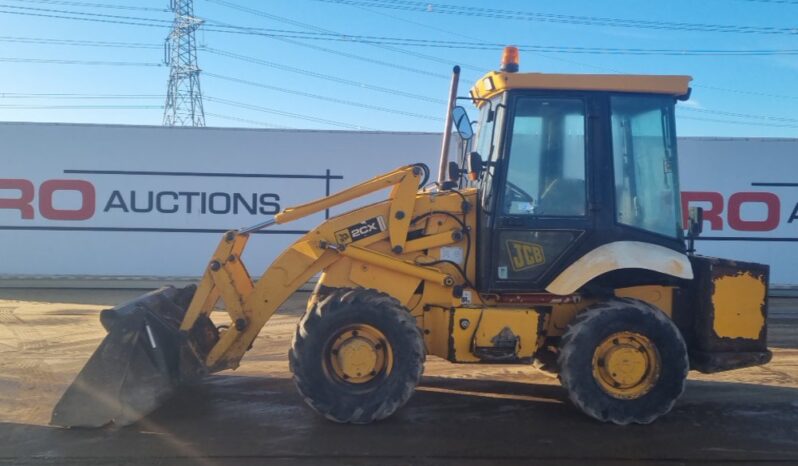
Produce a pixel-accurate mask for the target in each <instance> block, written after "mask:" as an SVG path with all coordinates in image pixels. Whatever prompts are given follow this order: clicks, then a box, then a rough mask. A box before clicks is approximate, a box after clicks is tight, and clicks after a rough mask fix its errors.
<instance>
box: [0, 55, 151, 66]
mask: <svg viewBox="0 0 798 466" xmlns="http://www.w3.org/2000/svg"><path fill="white" fill-rule="evenodd" d="M0 62H10V63H38V64H53V65H97V66H150V67H160V66H163V65H162V64H160V63H151V62H127V61H107V60H61V59H55V58H19V57H0Z"/></svg>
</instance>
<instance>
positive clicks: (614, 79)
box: [471, 71, 693, 106]
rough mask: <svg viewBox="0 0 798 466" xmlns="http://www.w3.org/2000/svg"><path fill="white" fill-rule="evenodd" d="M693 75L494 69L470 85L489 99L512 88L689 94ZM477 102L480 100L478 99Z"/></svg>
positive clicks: (477, 96) (473, 93) (479, 95)
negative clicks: (509, 71)
mask: <svg viewBox="0 0 798 466" xmlns="http://www.w3.org/2000/svg"><path fill="white" fill-rule="evenodd" d="M692 79H693V78H692V77H690V76H679V75H642V74H549V73H507V72H503V71H491V72H489V73H488V74H486V75H485V76H483V77H482V79H480V80H479V81H477V82H476V84H474V87H472V88H471V98H473V99H489V98H491V97H494V96H496V95H499V94H501V93H502V92H505V91H509V90H511V89H539V90H562V91H565V90H568V91H607V92H636V93H645V94H665V95H672V96H674V97H677V98H684V97H686V96H688V95H689V92H690V87H689V84H690V81H691V80H692ZM475 103H476V104H477V106H481V104H482V103H481V102H479V101H478V100H477V101H475Z"/></svg>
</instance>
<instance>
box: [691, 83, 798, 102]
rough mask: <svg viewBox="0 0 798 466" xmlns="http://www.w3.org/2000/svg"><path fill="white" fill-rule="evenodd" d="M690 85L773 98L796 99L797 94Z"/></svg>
mask: <svg viewBox="0 0 798 466" xmlns="http://www.w3.org/2000/svg"><path fill="white" fill-rule="evenodd" d="M692 87H698V88H701V89H710V90H713V91H722V92H731V93H733V94H745V95H753V96H757V97H772V98H774V99H798V95H787V94H774V93H771V92H759V91H749V90H744V89H731V88H728V87H718V86H709V85H706V84H693V85H692Z"/></svg>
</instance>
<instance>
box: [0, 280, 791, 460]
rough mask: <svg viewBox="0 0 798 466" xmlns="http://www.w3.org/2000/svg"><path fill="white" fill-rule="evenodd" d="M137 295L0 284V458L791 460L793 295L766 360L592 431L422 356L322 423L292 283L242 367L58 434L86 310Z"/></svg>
mask: <svg viewBox="0 0 798 466" xmlns="http://www.w3.org/2000/svg"><path fill="white" fill-rule="evenodd" d="M138 294H140V291H134V290H13V289H5V290H0V355H1V356H2V357H1V358H0V439H2V441H0V464H52V465H99V464H114V465H144V464H148V465H151V464H156V465H189V464H192V465H193V464H198V465H207V466H215V465H228V464H241V465H255V464H278V465H282V464H286V465H305V464H307V465H320V464H354V465H360V464H380V465H394V464H396V465H404V464H430V465H437V464H458V465H462V464H467V465H483V464H484V465H493V464H516V463H524V464H556V465H572V464H573V465H577V464H580V465H581V464H598V465H604V464H663V465H664V464H667V465H672V464H682V463H700V464H719V465H720V464H751V463H757V462H763V463H764V462H767V463H769V464H798V300H791V299H774V300H772V302H771V316H770V319H769V324H770V336H769V338H770V344H771V347H772V349H773V352H774V358H773V361H772V362H771V363H770V364H768V365H767V366H764V367H756V368H751V369H743V370H738V371H731V372H727V373H722V374H716V375H712V376H707V375H701V374H691V376H690V380H689V382H688V388H687V391H686V393H685V395H684V396H683V398H682V399H681V400H680V401H679V402H678V403H677V405H676V407H675V408H674V410H673V411H672V412H671V413H670V414H669V415H668V416H666V417H664V418H662V419H660V420H658V421H657V422H655V423H654V424H652V425H649V426H628V427H618V426H607V425H603V424H600V423H597V422H595V421H593V420H591V419H588V418H586V417H585V416H583V415H582V414H580V413H579V412H577V411H576V409H575V408H573V407H572V406H571V405H570V404H569V403H568V401H567V397H566V394H565V393H564V391H563V390H562V389H561V388H560V386H559V384H558V383H557V381H556V380H554V379H551V378H549V377H547V376H545V375H543V374H540V373H538V372H537V371H536V370H535V369H533V368H531V367H526V366H509V365H490V366H482V365H453V364H449V363H447V362H445V361H442V360H440V359H436V358H429V359H428V361H427V365H426V369H425V376H424V380H423V382H422V386H421V387H419V389H418V391H417V393H416V394H415V395H414V397H413V398H412V399H411V400H410V402H409V403H408V404H407V405H406V406H405V407H404V408H403V409H401V410H400V411H399V412H398V413H397V414H396V415H395V416H393V417H391V418H390V419H388V420H385V421H382V422H379V423H375V424H371V425H366V426H351V425H338V424H333V423H331V422H329V421H326V420H324V419H322V418H320V417H319V416H318V415H316V414H315V413H313V412H312V411H311V410H310V409H309V408H307V407H306V406H305V404H304V402H303V401H302V399H301V398H300V397H299V396H298V395H297V394H296V391H295V390H294V386H293V383H292V381H291V379H290V373H289V371H288V364H287V358H286V353H287V350H288V346H289V342H290V337H291V333H292V332H293V329H294V326H295V324H296V320H297V317H298V316H299V314H300V313H301V312H302V310H303V309H304V301H305V299H307V294H306V293H297V295H295V296H294V297H293V298H292V299H291V300H289V302H288V303H287V304H286V305H285V306H283V308H282V309H281V310H280V312H279V313H278V314H277V315H276V316H275V317H274V319H273V320H272V321H271V322H270V323H269V324H268V325H267V326H266V328H265V330H264V331H263V332H262V333H261V336H260V337H258V339H257V340H256V342H255V345H254V348H253V349H252V351H250V352H249V353H248V354H247V356H246V357H245V358H244V360H243V363H242V365H241V367H240V368H239V369H238V370H237V371H235V372H231V371H226V372H223V373H221V374H218V375H214V376H211V377H209V378H208V380H207V381H206V382H205V383H203V384H201V385H199V386H196V387H191V388H187V389H185V390H183V391H181V392H180V393H179V395H178V396H177V397H176V398H174V399H173V400H172V401H171V402H169V403H168V404H167V405H165V406H164V407H162V408H161V409H160V410H158V411H156V412H155V413H154V414H153V415H151V416H149V417H147V418H146V419H144V420H142V421H141V422H139V423H137V424H135V425H133V426H130V427H126V428H121V429H120V428H116V429H114V428H108V429H99V430H86V429H71V430H70V429H60V428H54V427H50V426H48V425H47V422H48V421H49V417H50V411H51V409H52V407H53V405H54V404H55V402H56V401H57V400H58V398H59V397H60V395H61V393H62V392H63V390H64V389H65V387H66V386H67V385H68V384H69V383H70V382H71V381H72V379H73V377H74V376H75V375H76V374H77V372H78V371H79V370H80V368H81V367H82V366H83V364H84V363H85V362H86V360H87V359H88V357H89V356H90V355H91V353H92V352H93V351H94V349H95V348H96V347H97V345H98V344H99V342H100V340H101V339H102V337H103V336H104V331H103V329H102V327H101V326H100V323H99V320H98V318H97V312H98V311H99V310H100V309H103V308H104V307H107V306H110V305H114V304H116V303H119V302H121V301H124V300H126V299H129V298H131V297H134V296H137V295H138Z"/></svg>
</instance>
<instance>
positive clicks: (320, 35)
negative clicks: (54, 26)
mask: <svg viewBox="0 0 798 466" xmlns="http://www.w3.org/2000/svg"><path fill="white" fill-rule="evenodd" d="M209 1H213V0H209ZM317 1H332V0H317ZM336 1H339V0H336ZM340 1H342V2H343V3H344V4H348V3H347V2H346V1H344V0H340ZM371 6H373V5H371ZM0 7H13V8H20V9H26V10H36V11H45V12H56V13H62V14H71V15H89V16H99V17H102V18H113V19H100V18H82V17H74V16H72V17H70V16H63V15H51V14H40V13H35V14H34V13H26V12H8V11H0V13H11V14H24V15H31V16H44V17H53V18H60V19H72V20H81V21H95V22H104V23H111V24H127V25H134V26H149V27H165V25H163V24H159V23H163V22H164V21H163V20H155V19H151V18H138V17H131V16H121V15H106V14H98V13H86V12H73V11H66V10H52V9H42V8H31V7H15V6H10V5H3V4H0ZM123 20H124V21H123ZM209 24H215V26H213V27H206V28H205V30H206V31H208V32H219V33H230V34H242V35H255V36H265V37H270V38H274V39H301V40H320V41H334V42H353V43H359V44H368V45H380V46H397V45H398V46H403V47H424V48H446V49H468V50H475V49H476V50H493V49H497V50H498V49H501V48H503V47H504V44H501V43H490V42H487V43H486V42H467V43H466V42H462V41H444V40H434V39H414V38H403V37H390V36H371V35H345V34H340V33H336V32H307V31H295V30H285V29H271V28H253V27H245V26H237V25H228V24H225V23H220V22H216V21H209ZM796 32H797V33H798V29H796ZM519 48H520V49H522V50H525V51H533V52H542V53H568V54H594V55H595V54H597V55H673V56H774V55H798V49H725V50H724V49H643V48H612V47H575V46H558V45H519ZM393 50H394V51H400V52H407V51H403V50H401V49H395V48H394V49H393ZM422 58H425V59H436V60H437V58H436V57H430V56H423V57H422ZM440 61H442V62H444V63H447V64H450V63H451V60H443V59H441V60H440ZM474 68H475V67H474ZM415 71H418V70H415Z"/></svg>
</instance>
